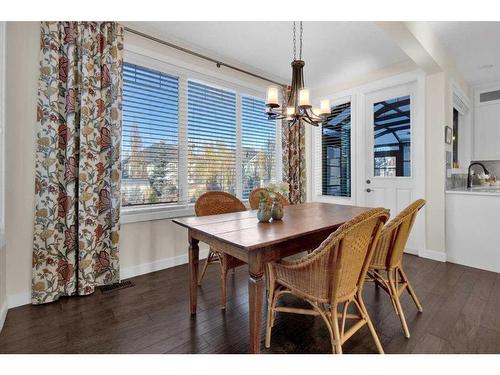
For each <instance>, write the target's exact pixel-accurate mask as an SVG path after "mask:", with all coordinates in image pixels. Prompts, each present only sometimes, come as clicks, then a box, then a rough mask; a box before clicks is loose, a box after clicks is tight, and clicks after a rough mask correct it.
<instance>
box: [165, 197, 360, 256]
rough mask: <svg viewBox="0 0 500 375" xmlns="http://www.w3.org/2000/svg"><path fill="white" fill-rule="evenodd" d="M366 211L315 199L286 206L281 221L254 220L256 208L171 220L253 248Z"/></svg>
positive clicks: (336, 224)
mask: <svg viewBox="0 0 500 375" xmlns="http://www.w3.org/2000/svg"><path fill="white" fill-rule="evenodd" d="M366 210H369V208H366V207H358V206H347V205H339V204H330V203H319V202H314V203H303V204H297V205H290V206H286V207H284V212H285V214H284V216H283V219H282V220H278V221H272V220H271V222H268V223H260V222H259V221H258V220H257V210H249V211H242V212H234V213H228V214H221V215H210V216H199V217H197V216H192V217H185V218H179V219H174V220H172V221H173V222H174V223H177V224H179V225H181V226H183V227H186V228H189V229H193V230H195V231H199V232H202V233H205V234H206V235H209V236H213V237H215V238H218V239H219V240H222V241H224V242H228V243H230V244H232V245H234V246H236V247H239V248H242V249H245V250H253V249H256V248H261V247H265V246H270V245H274V244H276V243H278V242H283V241H288V240H291V239H294V238H297V237H300V236H303V235H307V234H313V233H315V232H319V231H323V230H325V229H331V230H332V232H333V231H334V230H335V229H337V228H338V227H339V226H340V225H342V224H343V223H345V222H346V221H349V220H350V219H352V218H353V217H355V216H357V215H359V214H361V213H363V212H365V211H366Z"/></svg>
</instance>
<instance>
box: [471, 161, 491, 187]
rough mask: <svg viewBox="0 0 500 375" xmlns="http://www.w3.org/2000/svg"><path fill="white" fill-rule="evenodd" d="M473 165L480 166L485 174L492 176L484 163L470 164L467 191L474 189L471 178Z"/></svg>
mask: <svg viewBox="0 0 500 375" xmlns="http://www.w3.org/2000/svg"><path fill="white" fill-rule="evenodd" d="M473 165H480V166H481V167H482V168H483V170H484V173H485V174H490V172H488V170H487V169H486V167H485V166H484V164H483V163H478V162H473V163H470V165H469V169H468V170H467V189H469V188H471V187H472V181H471V177H470V168H471V167H472V166H473Z"/></svg>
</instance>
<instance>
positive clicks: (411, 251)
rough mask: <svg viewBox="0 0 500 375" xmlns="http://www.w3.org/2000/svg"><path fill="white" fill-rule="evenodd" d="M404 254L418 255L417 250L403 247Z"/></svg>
mask: <svg viewBox="0 0 500 375" xmlns="http://www.w3.org/2000/svg"><path fill="white" fill-rule="evenodd" d="M405 254H411V255H418V250H417V249H410V248H406V249H405Z"/></svg>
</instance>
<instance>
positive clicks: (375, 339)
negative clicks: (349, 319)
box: [354, 294, 384, 354]
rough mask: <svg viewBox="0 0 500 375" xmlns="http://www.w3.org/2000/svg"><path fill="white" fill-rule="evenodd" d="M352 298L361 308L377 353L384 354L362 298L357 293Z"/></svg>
mask: <svg viewBox="0 0 500 375" xmlns="http://www.w3.org/2000/svg"><path fill="white" fill-rule="evenodd" d="M354 298H355V300H356V302H357V305H358V307H359V308H360V309H361V311H360V313H361V315H362V316H363V318H364V319H365V320H366V324H367V325H368V329H369V330H370V333H371V334H372V337H373V341H375V346H376V347H377V350H378V352H379V354H384V348H382V344H381V343H380V340H379V338H378V335H377V331H375V327H374V326H373V323H372V320H371V319H370V316H369V315H368V310H366V306H365V304H364V302H363V298H362V297H361V295H359V294H358V295H357V296H356V297H354Z"/></svg>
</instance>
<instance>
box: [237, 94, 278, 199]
mask: <svg viewBox="0 0 500 375" xmlns="http://www.w3.org/2000/svg"><path fill="white" fill-rule="evenodd" d="M265 112H266V104H265V101H264V100H262V99H258V98H253V97H249V96H243V97H242V98H241V152H242V163H243V165H242V178H243V194H242V195H243V199H248V196H249V195H250V192H251V191H252V190H253V189H255V188H257V187H260V186H265V185H266V184H268V183H269V182H270V181H271V180H272V179H273V178H274V176H275V171H276V168H275V164H276V163H275V149H276V121H272V120H268V118H267V115H266V113H265Z"/></svg>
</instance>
